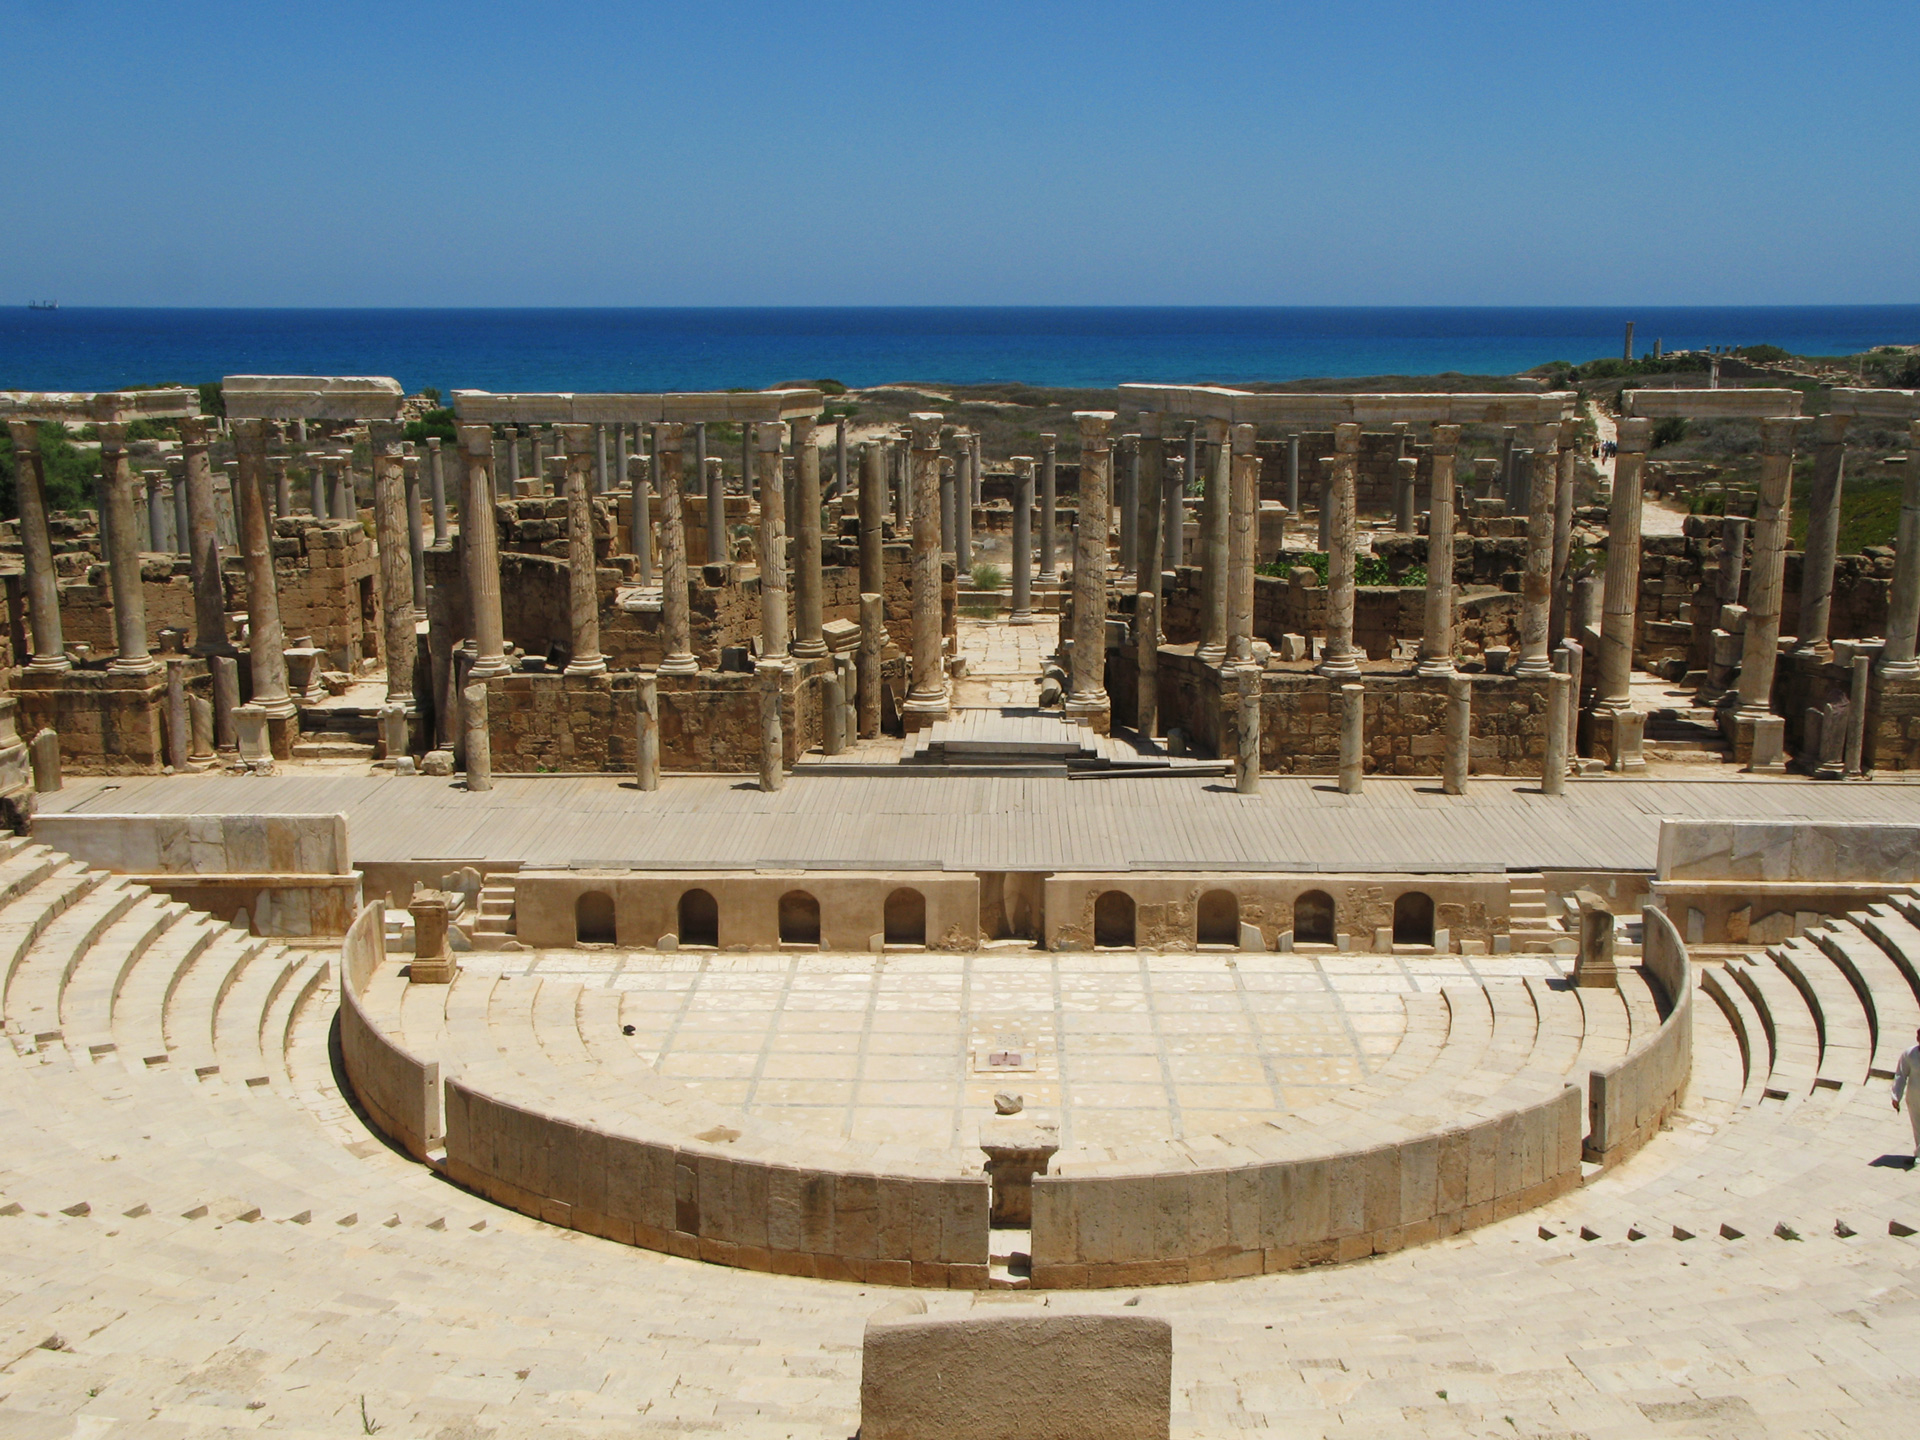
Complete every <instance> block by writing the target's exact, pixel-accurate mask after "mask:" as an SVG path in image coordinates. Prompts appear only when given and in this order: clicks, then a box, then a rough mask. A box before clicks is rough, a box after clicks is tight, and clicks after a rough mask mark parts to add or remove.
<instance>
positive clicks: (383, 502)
mask: <svg viewBox="0 0 1920 1440" xmlns="http://www.w3.org/2000/svg"><path fill="white" fill-rule="evenodd" d="M367 444H368V448H369V449H370V450H371V452H372V457H373V529H374V543H375V544H376V545H378V546H379V549H380V603H381V605H382V606H383V607H384V609H385V618H386V629H385V637H386V652H387V703H388V704H389V705H404V706H405V707H406V708H407V709H409V710H411V709H413V662H414V658H415V654H416V652H417V650H418V649H419V631H418V629H417V627H416V625H415V619H414V609H413V550H412V546H411V545H410V544H409V542H408V534H407V513H406V512H407V477H406V470H407V467H406V458H405V456H404V455H403V454H402V453H401V450H400V426H399V425H398V424H397V423H396V422H394V421H392V420H375V421H373V422H372V423H371V424H369V425H368V426H367Z"/></svg>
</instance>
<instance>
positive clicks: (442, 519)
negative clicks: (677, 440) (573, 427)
mask: <svg viewBox="0 0 1920 1440" xmlns="http://www.w3.org/2000/svg"><path fill="white" fill-rule="evenodd" d="M600 458H601V459H602V460H604V459H606V454H605V450H604V446H603V448H602V453H601V456H600ZM427 482H428V485H429V487H430V490H429V493H430V496H431V499H432V502H433V543H434V547H435V548H436V549H437V548H439V547H440V546H442V545H445V544H446V543H447V458H446V456H445V455H444V454H442V453H441V450H440V437H439V436H438V435H429V436H428V437H427ZM316 493H317V492H316ZM319 513H320V509H319V507H318V506H317V505H316V506H315V507H314V514H316V515H317V514H319Z"/></svg>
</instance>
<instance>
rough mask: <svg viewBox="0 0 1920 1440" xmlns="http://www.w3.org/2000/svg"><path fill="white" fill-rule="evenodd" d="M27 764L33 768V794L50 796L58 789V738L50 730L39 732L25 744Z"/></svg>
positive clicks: (59, 781) (59, 782)
mask: <svg viewBox="0 0 1920 1440" xmlns="http://www.w3.org/2000/svg"><path fill="white" fill-rule="evenodd" d="M27 754H28V763H30V764H31V765H32V766H33V793H34V794H36V795H52V794H55V793H56V792H58V790H59V789H60V784H61V780H60V737H59V736H58V735H57V734H55V733H54V732H53V731H51V730H46V729H43V730H40V731H39V732H37V733H36V734H35V735H34V737H33V739H32V740H31V741H29V742H28V744H27Z"/></svg>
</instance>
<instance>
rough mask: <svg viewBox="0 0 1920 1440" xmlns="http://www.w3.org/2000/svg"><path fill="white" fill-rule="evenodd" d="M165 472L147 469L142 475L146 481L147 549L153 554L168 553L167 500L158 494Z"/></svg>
mask: <svg viewBox="0 0 1920 1440" xmlns="http://www.w3.org/2000/svg"><path fill="white" fill-rule="evenodd" d="M166 473H167V472H166V471H164V470H149V471H147V472H146V473H145V474H144V475H143V476H142V478H143V479H144V480H145V481H146V483H147V549H148V550H150V551H152V552H153V553H154V554H155V555H165V554H167V553H168V551H167V502H166V501H165V500H164V499H163V498H161V495H160V482H161V480H162V479H164V478H165V476H166Z"/></svg>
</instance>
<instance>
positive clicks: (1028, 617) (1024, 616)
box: [1008, 455, 1033, 625]
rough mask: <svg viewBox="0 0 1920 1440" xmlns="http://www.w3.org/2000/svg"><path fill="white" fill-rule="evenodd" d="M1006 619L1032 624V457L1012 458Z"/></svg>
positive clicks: (1022, 623) (1020, 623)
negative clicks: (1010, 608)
mask: <svg viewBox="0 0 1920 1440" xmlns="http://www.w3.org/2000/svg"><path fill="white" fill-rule="evenodd" d="M1008 622H1009V623H1010V624H1014V625H1031V624H1033V457H1032V456H1031V455H1016V456H1014V457H1013V613H1012V615H1010V616H1009V617H1008Z"/></svg>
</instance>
